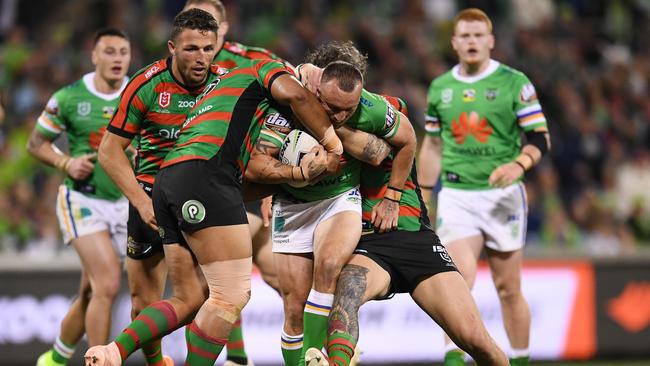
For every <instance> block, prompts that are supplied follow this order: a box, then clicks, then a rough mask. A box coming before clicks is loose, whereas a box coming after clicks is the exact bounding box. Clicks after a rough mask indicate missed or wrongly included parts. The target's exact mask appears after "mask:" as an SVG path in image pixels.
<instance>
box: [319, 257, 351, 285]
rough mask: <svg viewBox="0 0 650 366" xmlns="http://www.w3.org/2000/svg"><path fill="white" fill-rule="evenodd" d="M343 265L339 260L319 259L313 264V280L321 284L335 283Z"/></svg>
mask: <svg viewBox="0 0 650 366" xmlns="http://www.w3.org/2000/svg"><path fill="white" fill-rule="evenodd" d="M344 264H345V263H344V261H343V260H341V259H340V258H331V257H330V258H319V259H318V260H317V261H316V263H315V264H314V280H315V281H319V282H321V283H323V284H332V283H336V280H337V279H338V277H339V274H340V273H341V269H342V268H343V265H344Z"/></svg>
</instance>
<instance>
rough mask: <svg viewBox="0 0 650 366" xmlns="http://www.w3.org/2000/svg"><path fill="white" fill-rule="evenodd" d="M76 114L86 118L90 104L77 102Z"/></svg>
mask: <svg viewBox="0 0 650 366" xmlns="http://www.w3.org/2000/svg"><path fill="white" fill-rule="evenodd" d="M77 113H79V115H80V116H87V115H89V114H90V103H88V102H79V103H78V104H77Z"/></svg>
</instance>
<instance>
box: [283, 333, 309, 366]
mask: <svg viewBox="0 0 650 366" xmlns="http://www.w3.org/2000/svg"><path fill="white" fill-rule="evenodd" d="M302 339H303V335H302V334H298V335H295V336H293V335H289V334H287V333H285V332H284V331H282V338H281V342H282V344H281V346H282V358H283V359H284V364H285V366H304V364H305V358H304V357H302V360H303V361H302V365H301V364H300V358H301V355H302Z"/></svg>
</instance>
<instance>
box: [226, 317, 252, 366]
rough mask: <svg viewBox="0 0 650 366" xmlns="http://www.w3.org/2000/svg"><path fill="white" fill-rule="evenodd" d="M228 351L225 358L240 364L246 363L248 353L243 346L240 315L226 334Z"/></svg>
mask: <svg viewBox="0 0 650 366" xmlns="http://www.w3.org/2000/svg"><path fill="white" fill-rule="evenodd" d="M226 350H227V352H228V354H227V357H226V358H227V359H228V360H230V361H233V362H235V363H238V364H240V365H246V364H248V355H247V354H246V349H245V348H244V335H243V331H242V327H241V315H240V316H239V319H237V321H236V322H235V324H233V325H232V330H231V331H230V335H229V336H228V343H227V344H226Z"/></svg>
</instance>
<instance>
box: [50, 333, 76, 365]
mask: <svg viewBox="0 0 650 366" xmlns="http://www.w3.org/2000/svg"><path fill="white" fill-rule="evenodd" d="M74 348H75V345H74V344H67V343H65V342H64V341H62V340H61V338H60V337H56V340H55V341H54V344H53V345H52V360H54V362H58V363H62V364H67V363H68V361H69V360H70V358H71V357H72V355H73V354H74Z"/></svg>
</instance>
